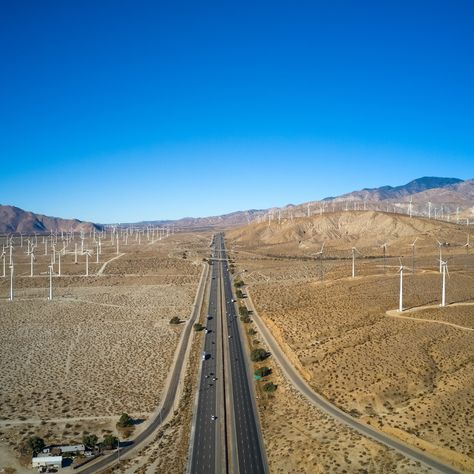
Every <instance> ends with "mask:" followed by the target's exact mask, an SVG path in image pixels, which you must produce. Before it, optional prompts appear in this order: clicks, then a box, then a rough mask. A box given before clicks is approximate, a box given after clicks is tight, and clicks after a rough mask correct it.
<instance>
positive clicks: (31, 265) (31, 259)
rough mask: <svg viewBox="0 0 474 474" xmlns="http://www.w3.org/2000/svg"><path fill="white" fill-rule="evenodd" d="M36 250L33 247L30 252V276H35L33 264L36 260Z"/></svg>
mask: <svg viewBox="0 0 474 474" xmlns="http://www.w3.org/2000/svg"><path fill="white" fill-rule="evenodd" d="M35 260H36V259H35V252H34V249H31V252H30V277H32V276H33V264H34V261H35Z"/></svg>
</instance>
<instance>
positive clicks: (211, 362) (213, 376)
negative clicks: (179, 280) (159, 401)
mask: <svg viewBox="0 0 474 474" xmlns="http://www.w3.org/2000/svg"><path fill="white" fill-rule="evenodd" d="M212 256H213V257H216V250H215V248H213V251H212ZM211 268H212V271H211V275H212V279H211V288H210V293H209V305H208V314H207V317H206V322H205V324H206V334H205V339H204V345H203V354H202V360H201V364H202V367H201V371H200V374H201V377H200V381H199V393H198V404H197V410H196V412H195V414H194V419H193V424H194V439H193V447H192V452H191V467H190V470H191V472H192V473H202V474H205V473H209V474H212V473H215V472H220V465H221V464H220V458H219V456H216V454H219V455H220V454H221V453H220V451H221V449H218V445H220V446H222V444H223V443H222V441H224V442H225V440H222V439H221V430H222V424H224V423H225V419H224V416H223V406H222V405H223V403H222V402H221V403H219V401H220V400H219V401H218V386H220V387H222V388H219V390H223V383H224V381H223V378H222V377H219V375H221V374H220V372H221V369H220V367H221V364H220V361H219V358H220V357H222V354H221V349H220V347H221V344H220V342H221V340H220V339H218V336H220V334H221V325H220V324H218V322H219V318H221V312H220V304H219V303H220V302H219V294H220V291H219V287H220V278H219V270H220V264H219V263H217V262H215V263H214V264H213V265H212V266H211ZM204 353H206V354H208V355H207V356H206V357H207V358H204V357H205V356H204ZM214 416H215V417H216V419H213V417H214ZM222 447H224V449H225V446H222ZM224 465H225V463H224Z"/></svg>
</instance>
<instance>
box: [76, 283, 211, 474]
mask: <svg viewBox="0 0 474 474" xmlns="http://www.w3.org/2000/svg"><path fill="white" fill-rule="evenodd" d="M205 282H206V278H204V276H203V277H202V278H201V281H200V285H199V288H198V292H197V297H196V301H195V306H194V308H193V312H192V315H191V319H190V320H189V321H188V322H187V324H186V327H185V329H184V332H183V335H182V338H181V342H180V345H179V348H178V354H177V356H176V361H175V365H174V368H173V372H172V375H171V377H170V379H169V384H168V388H167V392H166V396H165V399H164V401H163V405H162V407H161V409H160V410H159V411H158V412H157V413H155V415H154V417H153V419H152V420H151V421H150V423H149V425H148V426H147V427H146V428H145V429H144V430H143V431H142V432H141V433H140V434H139V435H138V436H137V437H136V438H134V439H133V440H132V441H131V442H130V444H128V445H127V446H125V447H121V448H120V452H119V453H118V452H117V451H115V452H113V453H111V454H108V455H105V456H103V457H101V458H100V459H99V460H98V461H96V462H94V464H91V465H90V466H89V465H85V466H84V468H82V469H81V468H78V469H77V472H78V473H80V474H93V473H96V472H100V471H102V470H104V469H106V468H107V467H109V466H110V465H112V464H113V463H115V462H117V460H118V459H119V454H120V457H122V456H125V455H126V454H127V453H129V452H130V451H131V450H133V449H136V448H137V446H138V445H139V444H141V443H143V442H144V441H145V440H146V439H147V438H148V437H149V436H151V435H152V434H153V433H154V432H155V430H156V429H157V428H158V427H159V426H160V425H161V423H162V421H163V420H164V419H165V418H166V417H167V416H168V415H169V414H170V413H171V411H172V410H173V406H174V403H175V398H176V394H177V391H178V385H179V380H180V376H181V372H182V371H183V365H184V362H185V356H186V351H187V347H188V343H189V338H190V335H191V331H192V328H193V324H194V323H195V322H196V320H197V318H198V316H199V312H200V310H201V301H202V299H203V295H204V288H205Z"/></svg>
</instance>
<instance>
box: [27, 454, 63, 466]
mask: <svg viewBox="0 0 474 474" xmlns="http://www.w3.org/2000/svg"><path fill="white" fill-rule="evenodd" d="M31 463H32V464H33V467H61V466H62V465H63V457H62V456H37V457H35V458H33V459H32V461H31Z"/></svg>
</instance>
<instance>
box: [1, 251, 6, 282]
mask: <svg viewBox="0 0 474 474" xmlns="http://www.w3.org/2000/svg"><path fill="white" fill-rule="evenodd" d="M2 260H3V278H5V260H6V254H5V249H3V250H2Z"/></svg>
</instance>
